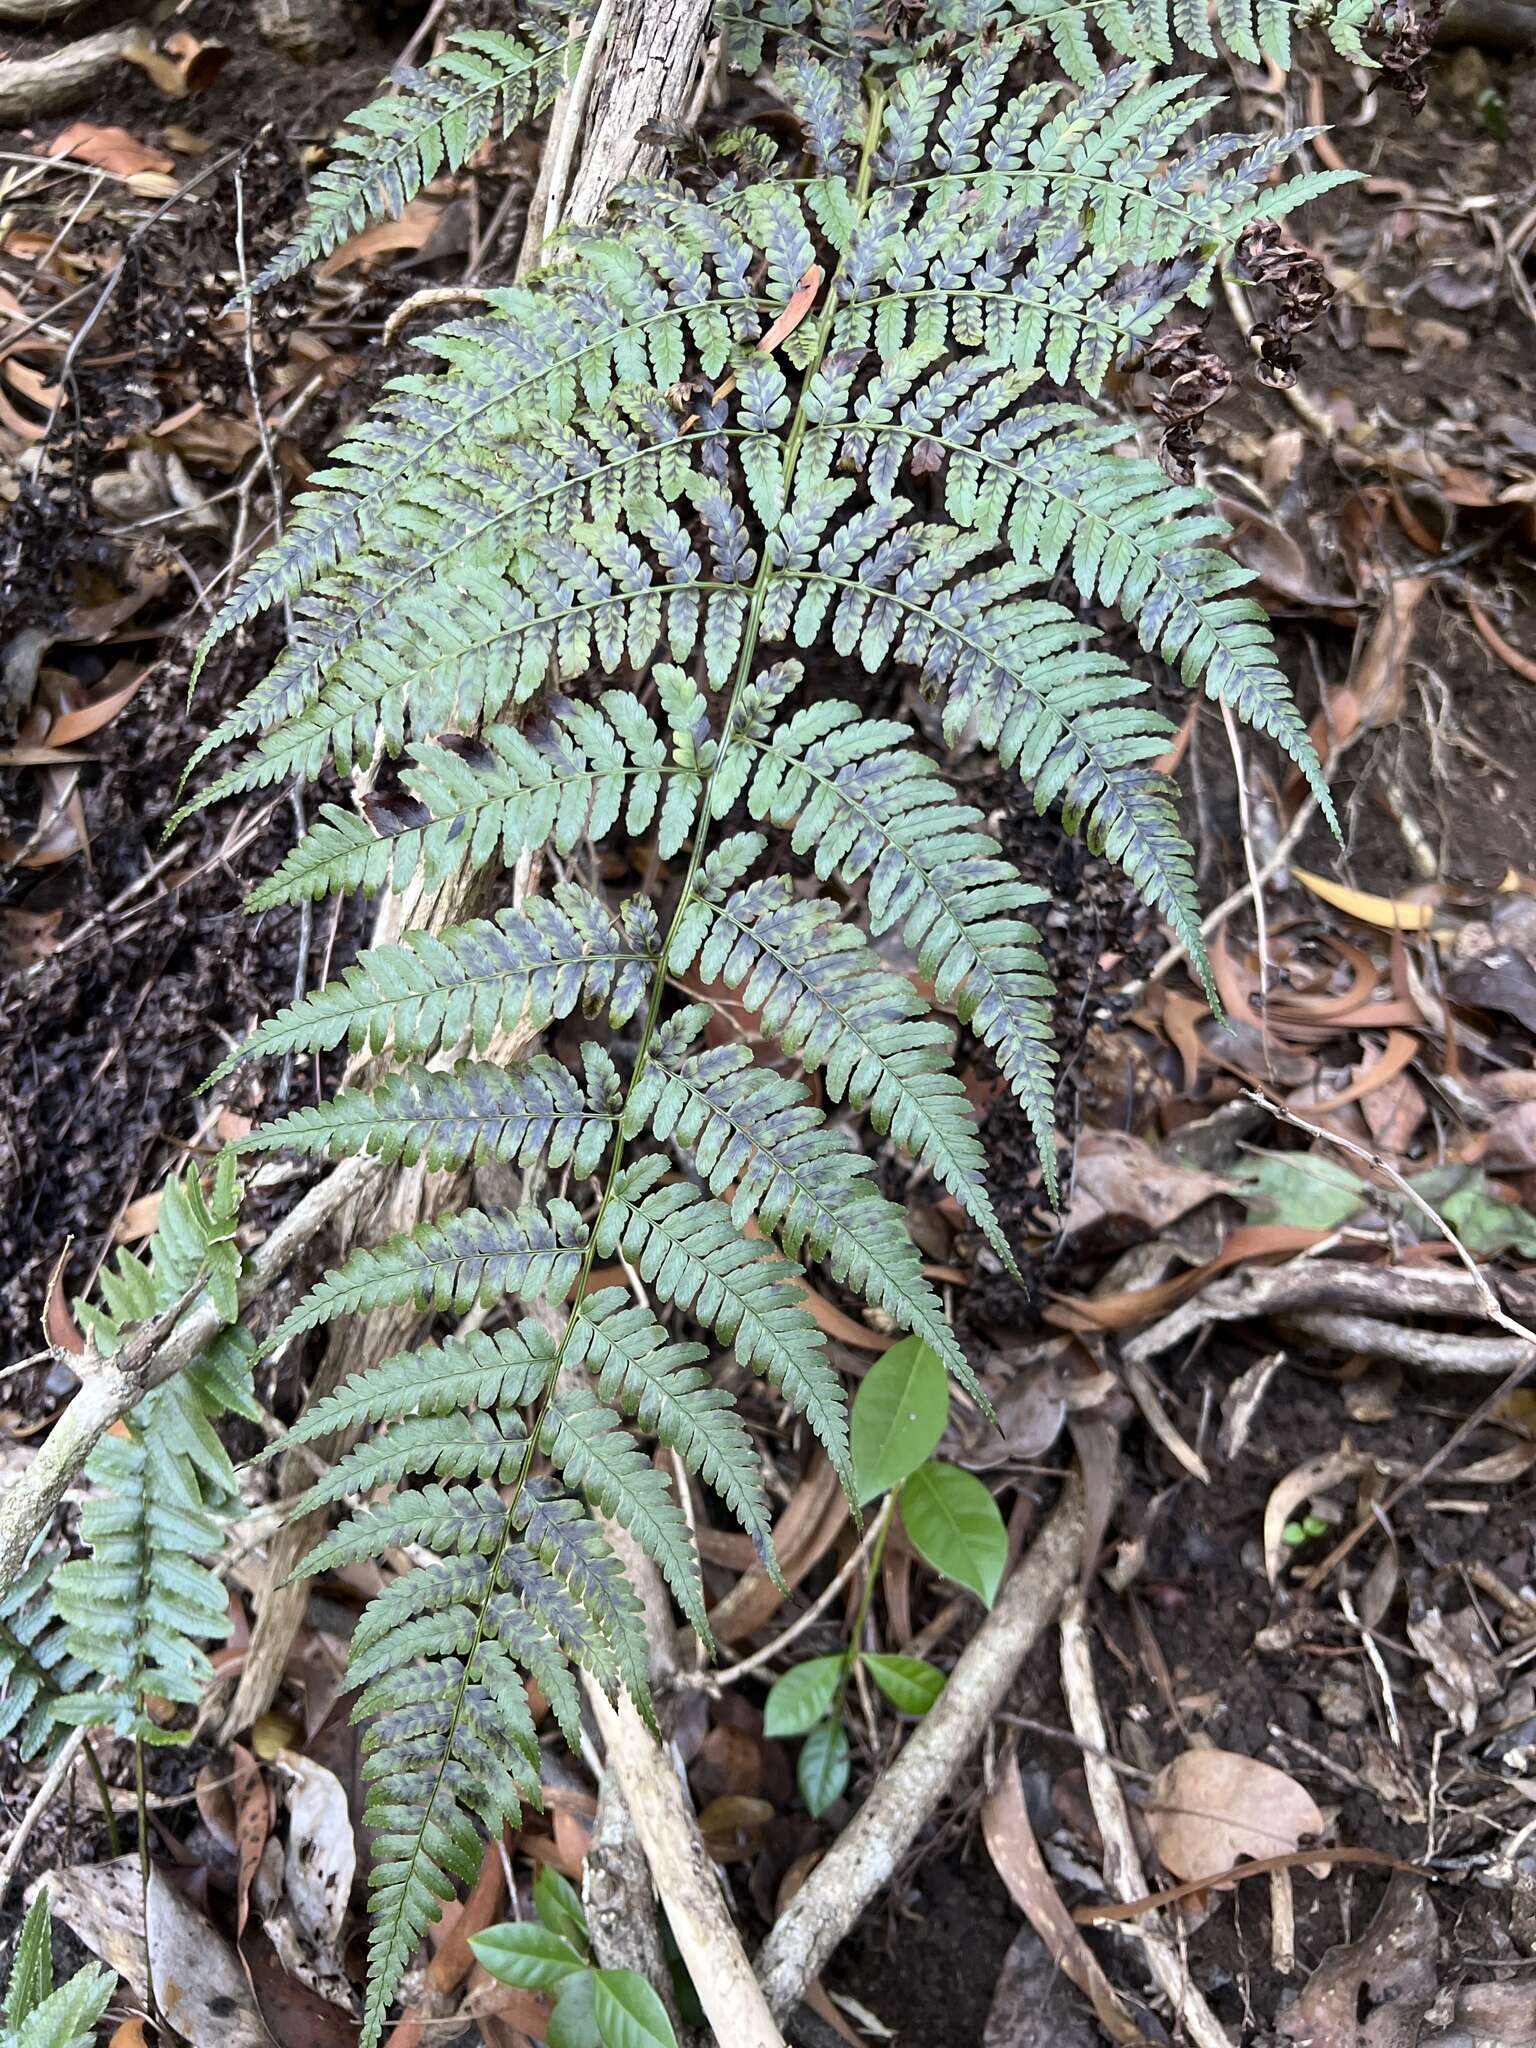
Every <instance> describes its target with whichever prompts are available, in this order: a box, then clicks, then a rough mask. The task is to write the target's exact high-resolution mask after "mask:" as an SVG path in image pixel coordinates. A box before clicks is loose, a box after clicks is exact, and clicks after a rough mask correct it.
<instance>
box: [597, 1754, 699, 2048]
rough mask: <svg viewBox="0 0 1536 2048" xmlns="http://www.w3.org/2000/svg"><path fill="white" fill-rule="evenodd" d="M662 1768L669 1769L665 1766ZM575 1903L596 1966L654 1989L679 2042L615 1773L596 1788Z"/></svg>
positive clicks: (631, 1823) (645, 1872)
mask: <svg viewBox="0 0 1536 2048" xmlns="http://www.w3.org/2000/svg"><path fill="white" fill-rule="evenodd" d="M663 1767H664V1768H669V1766H666V1765H665V1763H664V1765H663ZM581 1898H582V1904H583V1905H584V1906H585V1907H586V1909H587V1925H588V1927H589V1928H590V1930H591V1934H592V1953H593V1955H594V1956H595V1957H596V1958H597V1962H598V1967H599V1968H600V1969H604V1970H634V1971H637V1972H638V1974H639V1975H640V1976H642V1977H644V1978H645V1979H646V1981H647V1982H648V1983H650V1984H652V1985H653V1986H654V1987H655V1989H656V1993H657V1995H658V1997H659V1998H660V1999H661V2001H662V2003H663V2004H664V2005H665V2006H666V2008H667V2017H668V2018H669V2019H670V2020H671V2022H672V2030H673V2032H674V2033H676V2034H677V2035H678V2036H679V2037H681V2034H682V2026H683V2022H682V2015H681V2014H680V2013H679V2011H678V2009H677V2001H676V1997H675V1995H674V1993H673V1990H672V1973H671V1971H670V1970H669V1969H668V1968H667V1958H666V1952H665V1951H664V1949H663V1948H662V1945H661V1928H660V1926H659V1925H658V1924H657V1919H656V1901H655V1898H654V1896H653V1894H652V1891H651V1873H650V1868H649V1866H648V1865H647V1863H646V1860H645V1850H644V1848H643V1847H642V1846H641V1842H640V1837H639V1834H638V1833H637V1832H636V1829H635V1820H634V1815H633V1814H632V1813H631V1812H630V1810H629V1801H628V1800H627V1799H626V1798H625V1796H624V1788H623V1785H622V1784H621V1783H620V1780H619V1773H618V1772H617V1771H616V1770H614V1771H605V1772H604V1773H603V1778H602V1783H601V1784H600V1785H599V1786H598V1788H597V1813H596V1815H595V1817H594V1819H593V1822H592V1838H591V1840H590V1841H589V1842H588V1843H587V1855H586V1861H585V1863H584V1864H583V1866H582V1874H581Z"/></svg>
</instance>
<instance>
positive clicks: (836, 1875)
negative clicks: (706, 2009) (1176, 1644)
mask: <svg viewBox="0 0 1536 2048" xmlns="http://www.w3.org/2000/svg"><path fill="white" fill-rule="evenodd" d="M1082 1549H1083V1490H1082V1485H1081V1482H1080V1481H1079V1480H1077V1479H1076V1478H1074V1479H1073V1481H1072V1482H1071V1484H1070V1485H1069V1486H1068V1488H1067V1490H1066V1493H1065V1494H1064V1495H1063V1497H1062V1500H1061V1502H1060V1504H1059V1505H1058V1506H1057V1507H1056V1509H1055V1510H1054V1511H1053V1513H1052V1514H1051V1516H1050V1519H1049V1520H1048V1521H1047V1522H1046V1524H1045V1526H1044V1528H1043V1529H1042V1530H1041V1531H1040V1534H1039V1536H1038V1537H1037V1538H1036V1539H1035V1542H1034V1544H1033V1545H1032V1546H1031V1548H1030V1549H1029V1551H1028V1552H1027V1553H1026V1554H1025V1556H1024V1557H1023V1558H1022V1559H1021V1560H1020V1562H1019V1563H1018V1565H1017V1566H1016V1567H1015V1568H1014V1570H1013V1572H1012V1574H1011V1575H1010V1577H1009V1579H1008V1582H1007V1584H1006V1585H1005V1586H1004V1587H1003V1590H1002V1592H1001V1593H1000V1594H999V1595H998V1599H997V1605H996V1606H995V1607H994V1608H993V1609H992V1612H991V1613H990V1614H989V1615H988V1616H987V1618H986V1620H985V1621H984V1622H983V1623H982V1624H981V1627H980V1628H979V1629H978V1630H977V1631H976V1633H975V1635H974V1636H973V1637H972V1638H971V1640H970V1642H969V1643H968V1644H967V1645H966V1647H965V1649H964V1651H963V1652H962V1653H961V1656H960V1658H959V1660H958V1662H957V1663H956V1665H955V1668H954V1670H953V1671H952V1672H951V1674H950V1678H949V1683H948V1684H947V1685H946V1686H945V1688H944V1690H943V1692H941V1693H940V1694H939V1697H938V1699H937V1700H936V1701H935V1702H934V1704H933V1706H932V1707H930V1708H929V1710H928V1712H927V1714H925V1715H924V1717H923V1720H922V1722H921V1723H920V1724H919V1726H918V1727H917V1728H916V1729H915V1730H914V1731H913V1733H912V1734H911V1735H910V1736H909V1737H908V1739H907V1742H906V1744H905V1746H904V1747H903V1749H902V1751H901V1754H900V1755H899V1756H898V1757H897V1758H896V1760H895V1762H894V1763H893V1764H891V1765H890V1767H889V1768H888V1769H887V1770H886V1771H885V1772H884V1773H883V1774H882V1775H881V1777H880V1778H879V1780H878V1781H877V1783H876V1785H875V1789H874V1790H873V1792H871V1793H870V1795H869V1797H868V1799H866V1800H865V1802H864V1804H863V1806H862V1807H861V1808H860V1809H859V1811H858V1813H857V1814H856V1815H855V1817H854V1818H853V1820H852V1821H851V1822H850V1823H849V1825H848V1826H847V1827H846V1828H844V1830H843V1832H842V1833H841V1834H840V1835H839V1836H838V1838H837V1840H836V1841H835V1842H834V1843H833V1844H832V1847H831V1848H830V1849H829V1850H828V1851H827V1853H826V1855H825V1856H824V1857H823V1858H822V1860H821V1862H820V1863H818V1864H817V1866H816V1868H815V1869H814V1870H813V1871H812V1872H811V1874H810V1876H809V1877H808V1878H807V1879H806V1881H805V1883H804V1884H803V1885H802V1886H801V1887H800V1890H799V1891H798V1892H796V1894H795V1896H794V1898H793V1899H792V1900H791V1901H790V1903H789V1905H788V1906H787V1907H786V1908H785V1909H784V1911H783V1912H782V1913H781V1914H780V1915H779V1918H778V1920H777V1921H776V1923H775V1924H774V1928H773V1931H772V1933H771V1934H770V1935H769V1936H768V1939H767V1940H766V1941H765V1942H764V1944H763V1947H762V1950H761V1952H760V1954H759V1955H758V1958H757V1975H758V1980H759V1982H760V1983H761V1984H762V1987H763V1991H764V1994H765V1995H766V1997H767V2000H768V2004H769V2006H770V2008H771V2009H772V2010H773V2012H775V2013H776V2014H778V2015H780V2016H781V2017H787V2015H788V2014H790V2013H791V2012H793V2011H794V2009H795V2007H796V2006H797V2005H798V2004H799V2002H800V2000H801V1999H802V1998H803V1997H804V1995H805V1989H806V1986H807V1985H808V1984H810V1983H811V1982H812V1981H813V1980H814V1979H815V1978H816V1977H817V1976H819V1975H820V1973H821V1969H822V1966H823V1965H824V1964H825V1962H826V1960H827V1958H828V1957H829V1956H830V1955H831V1953H832V1951H833V1950H834V1949H835V1948H836V1947H837V1945H838V1943H839V1942H840V1941H841V1940H842V1939H843V1937H844V1936H845V1935H846V1934H847V1933H848V1931H849V1929H850V1928H851V1927H852V1926H853V1924H854V1922H855V1921H856V1920H857V1919H858V1918H859V1916H860V1914H861V1913H863V1911H864V1909H865V1908H866V1907H867V1906H868V1905H869V1903H870V1901H871V1900H872V1899H874V1898H875V1897H876V1895H877V1894H878V1893H879V1892H880V1891H882V1890H883V1889H884V1887H885V1886H886V1885H888V1884H889V1883H890V1881H891V1879H892V1877H894V1876H895V1874H896V1870H897V1867H898V1866H899V1864H900V1862H901V1859H902V1858H903V1857H904V1856H905V1855H906V1853H907V1851H908V1850H909V1849H910V1848H911V1846H912V1844H913V1843H914V1842H915V1841H916V1839H917V1837H918V1835H919V1833H920V1832H921V1831H922V1829H923V1828H924V1827H925V1826H926V1824H927V1823H928V1821H929V1820H930V1819H931V1818H932V1817H933V1814H934V1811H935V1809H936V1808H937V1807H938V1804H939V1802H940V1800H941V1799H943V1798H944V1796H945V1794H946V1793H947V1792H948V1791H949V1789H950V1787H951V1786H952V1785H953V1784H954V1782H955V1779H956V1778H957V1777H958V1776H959V1774H960V1770H961V1768H962V1766H963V1765H964V1763H965V1760H966V1758H967V1757H968V1756H969V1755H970V1754H971V1752H972V1751H973V1750H974V1749H975V1747H976V1745H977V1744H978V1743H979V1742H980V1740H981V1738H982V1735H983V1733H984V1732H985V1730H986V1729H987V1728H988V1727H989V1726H990V1725H991V1722H992V1720H993V1717H994V1716H995V1715H996V1713H997V1711H998V1709H999V1707H1000V1706H1001V1705H1002V1703H1003V1701H1004V1700H1005V1699H1006V1698H1007V1695H1008V1689H1009V1687H1010V1686H1011V1685H1012V1684H1013V1681H1014V1679H1015V1678H1016V1677H1017V1675H1018V1671H1019V1667H1020V1665H1021V1664H1022V1663H1023V1662H1024V1659H1025V1658H1026V1657H1027V1656H1028V1655H1029V1653H1030V1651H1031V1650H1032V1649H1033V1648H1034V1646H1035V1644H1036V1643H1037V1642H1038V1641H1039V1640H1040V1638H1041V1636H1042V1635H1043V1634H1044V1633H1045V1631H1046V1629H1048V1628H1049V1627H1050V1625H1051V1622H1052V1620H1053V1618H1054V1617H1055V1614H1056V1612H1057V1609H1058V1608H1059V1607H1060V1605H1061V1603H1062V1601H1063V1600H1064V1599H1065V1598H1066V1596H1067V1594H1068V1593H1069V1592H1070V1590H1071V1589H1072V1587H1073V1586H1074V1585H1075V1584H1076V1582H1077V1576H1078V1572H1079V1570H1080V1568H1081V1564H1082ZM732 2048H734V2043H733V2044H732Z"/></svg>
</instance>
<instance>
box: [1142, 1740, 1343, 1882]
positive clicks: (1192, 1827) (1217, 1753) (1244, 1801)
mask: <svg viewBox="0 0 1536 2048" xmlns="http://www.w3.org/2000/svg"><path fill="white" fill-rule="evenodd" d="M1145 1811H1146V1818H1147V1827H1148V1829H1149V1830H1150V1832H1151V1835H1152V1844H1153V1847H1154V1848H1155V1849H1156V1850H1157V1853H1158V1856H1159V1858H1160V1860H1161V1862H1162V1864H1163V1867H1164V1868H1165V1869H1166V1870H1170V1871H1172V1873H1173V1875H1174V1876H1175V1877H1180V1878H1201V1877H1213V1876H1216V1875H1219V1874H1221V1873H1224V1872H1226V1871H1229V1870H1230V1869H1231V1868H1232V1866H1233V1865H1234V1864H1235V1863H1236V1862H1238V1861H1239V1859H1240V1858H1244V1857H1250V1856H1253V1857H1257V1856H1276V1855H1280V1856H1284V1855H1290V1854H1292V1853H1293V1852H1294V1851H1295V1850H1296V1849H1298V1848H1299V1847H1300V1845H1301V1838H1302V1836H1303V1835H1316V1834H1320V1833H1321V1832H1322V1827H1323V1816H1322V1814H1321V1813H1320V1812H1319V1811H1318V1807H1317V1802H1316V1800H1314V1799H1313V1797H1312V1795H1311V1793H1310V1792H1309V1791H1308V1790H1307V1789H1306V1787H1305V1786H1304V1785H1299V1784H1298V1783H1297V1782H1296V1780H1295V1779H1294V1778H1293V1777H1291V1776H1289V1774H1288V1773H1287V1772H1285V1771H1280V1770H1276V1768H1275V1767H1274V1765H1273V1764H1266V1763H1260V1762H1259V1760H1258V1758H1257V1757H1251V1756H1242V1755H1240V1754H1239V1753H1238V1752H1237V1751H1236V1750H1230V1749H1187V1750H1185V1751H1184V1753H1183V1755H1182V1756H1176V1757H1175V1758H1174V1759H1173V1761H1172V1763H1170V1764H1165V1765H1164V1766H1163V1768H1162V1770H1160V1771H1159V1772H1158V1774H1157V1777H1156V1778H1155V1780H1154V1781H1153V1785H1152V1796H1151V1798H1150V1799H1149V1800H1148V1802H1147V1806H1146V1809H1145Z"/></svg>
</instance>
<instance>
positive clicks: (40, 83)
mask: <svg viewBox="0 0 1536 2048" xmlns="http://www.w3.org/2000/svg"><path fill="white" fill-rule="evenodd" d="M143 40H144V37H143V32H142V30H139V29H132V28H105V29H103V30H102V31H101V33H100V35H95V36H83V37H82V38H81V39H80V41H79V42H75V43H66V44H65V45H64V47H63V49H62V50H52V51H50V52H49V54H48V55H47V56H46V57H8V58H6V59H5V61H4V62H3V63H0V121H5V122H20V121H30V120H31V119H32V118H33V117H34V116H35V115H37V114H58V113H62V112H63V111H64V109H65V108H66V107H73V106H77V105H78V104H79V102H80V101H81V100H83V99H88V98H89V97H90V95H91V93H93V92H94V91H95V89H96V87H97V86H98V85H99V84H100V82H101V80H102V79H103V78H105V77H106V75H107V73H108V72H109V71H111V70H113V69H114V68H115V67H116V66H117V65H119V64H121V63H122V62H123V60H124V59H125V58H126V57H127V55H128V52H129V51H130V50H132V49H136V48H137V47H138V45H139V44H140V43H141V42H142V41H143Z"/></svg>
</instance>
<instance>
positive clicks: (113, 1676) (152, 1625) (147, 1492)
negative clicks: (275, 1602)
mask: <svg viewBox="0 0 1536 2048" xmlns="http://www.w3.org/2000/svg"><path fill="white" fill-rule="evenodd" d="M176 1385H177V1382H175V1381H172V1382H169V1383H168V1384H167V1385H166V1386H165V1387H162V1388H161V1389H160V1390H159V1391H158V1393H156V1394H153V1395H151V1396H149V1397H148V1399H147V1400H146V1401H144V1402H142V1403H141V1404H140V1406H139V1408H138V1409H137V1410H136V1411H135V1416H134V1425H133V1427H132V1429H131V1431H130V1434H129V1435H128V1436H126V1437H111V1436H109V1437H103V1439H102V1440H101V1442H100V1443H99V1444H98V1445H97V1446H96V1448H95V1450H94V1451H93V1452H92V1453H91V1456H90V1461H89V1463H88V1464H87V1466H86V1475H87V1477H88V1478H89V1479H90V1481H91V1485H92V1487H93V1489H95V1491H93V1492H92V1494H91V1495H90V1496H88V1498H87V1499H86V1502H85V1505H84V1506H83V1508H82V1509H81V1511H80V1534H81V1537H82V1539H83V1540H84V1542H85V1543H86V1544H87V1545H89V1547H90V1551H91V1555H90V1556H89V1557H88V1558H82V1559H78V1560H74V1561H71V1562H70V1563H67V1564H62V1565H60V1566H59V1568H58V1570H57V1571H56V1572H55V1574H54V1578H53V1598H54V1603H55V1605H56V1607H57V1608H58V1611H59V1613H60V1614H61V1615H62V1616H63V1618H64V1620H65V1621H66V1622H67V1623H68V1625H69V1634H68V1644H69V1649H70V1653H71V1655H73V1656H74V1657H76V1658H77V1659H78V1660H79V1661H80V1663H81V1664H82V1665H84V1666H86V1667H87V1668H88V1669H89V1670H90V1672H91V1673H92V1674H93V1675H94V1677H95V1678H96V1680H97V1684H96V1685H95V1686H94V1687H92V1688H87V1689H82V1690H79V1691H75V1692H73V1693H71V1694H70V1696H69V1697H68V1698H67V1699H63V1700H60V1701H59V1702H58V1704H57V1705H56V1707H55V1709H54V1712H55V1714H56V1715H57V1717H58V1719H59V1720H61V1721H65V1722H69V1723H72V1724H75V1725H79V1726H84V1727H88V1728H93V1727H110V1728H113V1729H114V1730H115V1731H116V1732H117V1733H118V1734H119V1735H122V1736H131V1737H134V1738H136V1739H140V1740H143V1741H145V1742H150V1743H177V1742H185V1741H187V1740H188V1739H189V1738H188V1736H187V1734H185V1733H182V1732H180V1731H177V1730H173V1729H168V1728H163V1727H162V1726H161V1725H160V1724H159V1722H157V1721H156V1720H155V1719H154V1718H153V1717H152V1716H151V1715H150V1714H149V1712H148V1711H147V1709H146V1705H145V1702H146V1700H147V1699H148V1698H150V1697H157V1698H159V1699H164V1700H171V1701H174V1702H175V1703H177V1704H178V1705H184V1706H195V1705H197V1704H198V1702H199V1701H200V1700H201V1699H202V1696H203V1692H204V1690H205V1688H206V1687H207V1685H208V1684H209V1682H210V1681H211V1679H212V1677H213V1666H212V1664H211V1663H210V1662H209V1660H208V1657H207V1655H206V1653H205V1652H204V1650H203V1649H202V1647H201V1645H202V1644H203V1643H206V1642H222V1641H223V1639H224V1637H225V1636H227V1635H228V1634H229V1629H230V1621H229V1599H228V1595H227V1594H226V1593H225V1591H224V1587H223V1585H222V1584H221V1583H220V1581H219V1579H218V1578H217V1577H216V1576H215V1574H214V1573H213V1572H211V1571H210V1570H209V1569H208V1568H207V1566H206V1565H204V1564H203V1563H201V1562H200V1561H199V1560H200V1559H201V1558H202V1557H204V1556H208V1555H212V1554H214V1553H216V1552H217V1551H219V1550H220V1549H221V1548H222V1546H223V1541H224V1531H223V1527H222V1524H221V1523H220V1521H219V1520H218V1519H217V1517H216V1516H214V1515H212V1514H210V1513H209V1511H208V1510H207V1508H206V1507H205V1506H204V1503H203V1498H202V1493H201V1489H200V1487H199V1485H198V1481H197V1477H196V1473H195V1470H194V1468H193V1467H192V1465H191V1464H190V1462H189V1461H188V1459H187V1458H186V1457H185V1456H184V1455H183V1453H182V1452H181V1451H180V1450H178V1449H177V1448H174V1447H173V1443H172V1441H171V1440H170V1438H171V1432H170V1431H169V1430H168V1429H167V1430H162V1428H161V1427H160V1426H159V1425H160V1424H161V1423H162V1422H164V1421H166V1420H167V1419H168V1414H169V1412H171V1411H168V1408H167V1406H166V1405H165V1404H164V1402H163V1396H165V1395H166V1394H169V1393H171V1392H172V1390H173V1389H174V1388H175V1387H176Z"/></svg>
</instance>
